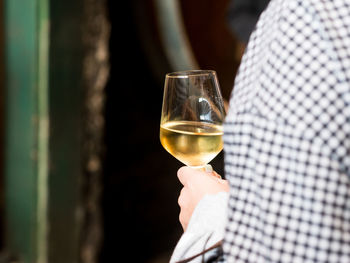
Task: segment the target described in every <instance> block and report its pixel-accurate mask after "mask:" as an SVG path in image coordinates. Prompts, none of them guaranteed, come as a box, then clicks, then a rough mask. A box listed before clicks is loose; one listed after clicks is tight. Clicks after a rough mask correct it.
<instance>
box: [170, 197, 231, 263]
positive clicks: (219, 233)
mask: <svg viewBox="0 0 350 263" xmlns="http://www.w3.org/2000/svg"><path fill="white" fill-rule="evenodd" d="M227 200H228V193H226V192H220V193H218V194H215V195H206V196H204V198H203V199H202V200H201V201H200V202H199V203H198V205H197V207H196V208H195V210H194V212H193V214H192V217H191V220H190V222H189V224H188V227H187V230H186V231H185V232H184V234H183V235H182V237H181V238H180V240H179V242H178V243H177V245H176V247H175V250H174V252H173V255H172V257H171V260H170V262H177V261H179V260H183V259H186V258H189V257H192V256H194V255H196V254H199V253H201V252H203V251H204V250H205V249H208V248H209V247H211V246H213V245H214V244H216V243H217V242H220V241H221V240H222V239H223V237H224V231H225V223H226V215H227ZM216 253H217V251H215V250H212V251H210V252H208V253H205V254H204V255H202V256H199V257H197V258H195V259H193V260H192V261H191V263H195V262H206V260H208V259H209V258H211V257H213V256H215V254H216Z"/></svg>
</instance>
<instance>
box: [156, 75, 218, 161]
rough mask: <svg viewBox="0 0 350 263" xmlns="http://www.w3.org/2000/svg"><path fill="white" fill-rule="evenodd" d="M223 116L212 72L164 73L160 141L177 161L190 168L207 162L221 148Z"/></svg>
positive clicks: (214, 76)
mask: <svg viewBox="0 0 350 263" xmlns="http://www.w3.org/2000/svg"><path fill="white" fill-rule="evenodd" d="M224 118H225V110H224V103H223V99H222V96H221V93H220V88H219V83H218V80H217V76H216V72H215V71H211V70H191V71H181V72H174V73H169V74H167V75H166V78H165V86H164V97H163V107H162V116H161V124H160V141H161V143H162V145H163V147H164V148H165V149H166V150H167V151H168V152H169V153H170V154H172V155H173V156H174V157H175V158H177V159H178V160H179V161H181V162H182V163H184V164H185V165H187V166H190V167H193V168H202V167H204V166H205V165H206V164H208V163H209V162H210V161H211V160H212V159H213V158H214V157H215V156H216V155H217V154H218V153H219V152H220V151H221V150H222V148H223V142H222V135H223V129H222V124H223V121H224Z"/></svg>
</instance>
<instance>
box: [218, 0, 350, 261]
mask: <svg viewBox="0 0 350 263" xmlns="http://www.w3.org/2000/svg"><path fill="white" fill-rule="evenodd" d="M224 134H225V135H224V142H225V148H224V149H225V172H226V177H227V179H228V180H229V183H230V187H231V190H230V197H229V214H228V223H227V227H226V233H225V239H224V245H223V250H224V255H225V258H226V261H227V262H234V263H243V262H244V263H247V262H254V263H257V262H258V263H260V262H293V263H294V262H302V263H308V262H310V263H311V262H313V263H314V262H327V263H329V262H344V263H349V262H350V0H272V1H271V2H270V4H269V6H268V7H267V9H266V10H265V12H264V13H263V14H262V15H261V17H260V19H259V21H258V24H257V26H256V30H255V31H254V32H253V34H252V35H251V38H250V41H249V44H248V47H247V51H246V53H245V55H244V56H243V59H242V63H241V66H240V69H239V73H238V75H237V78H236V81H235V86H234V91H233V93H232V97H231V100H230V106H229V113H228V116H227V118H226V124H225V127H224Z"/></svg>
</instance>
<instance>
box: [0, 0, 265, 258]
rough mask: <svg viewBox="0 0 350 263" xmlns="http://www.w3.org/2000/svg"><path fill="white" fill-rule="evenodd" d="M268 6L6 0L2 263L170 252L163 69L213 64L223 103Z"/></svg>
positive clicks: (1, 32)
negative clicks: (162, 115)
mask: <svg viewBox="0 0 350 263" xmlns="http://www.w3.org/2000/svg"><path fill="white" fill-rule="evenodd" d="M241 2H242V3H241ZM266 4H267V1H238V0H236V1H234V0H232V1H230V0H215V1H214V0H191V1H185V0H129V1H113V0H103V1H102V0H73V1H72V0H62V1H53V0H51V1H50V0H0V58H1V60H0V168H1V169H0V263H5V262H40V263H45V262H50V263H51V262H59V263H63V262H82V263H87V262H91V263H92V262H96V263H97V262H100V263H104V262H111V261H113V262H146V263H161V262H168V261H169V257H170V255H171V252H172V250H173V248H174V246H175V244H176V242H177V240H178V239H179V237H180V236H181V234H182V228H181V225H180V224H179V222H178V214H179V208H178V205H177V198H178V195H179V192H180V190H181V185H180V183H179V182H178V180H177V177H176V172H177V169H178V168H180V167H181V166H182V164H181V163H180V162H179V161H177V160H176V159H175V158H173V157H172V156H171V155H170V154H168V153H167V152H166V151H165V150H164V149H163V148H162V146H161V144H160V142H159V122H160V111H161V106H162V96H163V82H164V78H165V74H166V73H168V72H172V71H179V70H187V69H212V70H216V71H217V73H218V77H219V82H220V85H221V92H222V95H223V97H224V98H225V99H226V100H227V101H228V100H229V97H230V94H231V91H232V89H233V83H234V78H235V75H236V72H237V69H238V65H239V63H240V60H241V56H242V54H243V52H244V48H245V45H246V42H247V40H248V38H249V35H250V32H251V30H252V29H253V27H254V25H255V23H256V20H257V18H258V16H259V14H260V13H261V11H262V10H263V9H264V7H265V6H266ZM212 165H213V167H214V169H215V170H216V171H218V172H219V173H220V174H222V175H223V176H224V171H223V153H221V154H220V155H219V156H217V157H216V158H215V159H214V160H213V162H212Z"/></svg>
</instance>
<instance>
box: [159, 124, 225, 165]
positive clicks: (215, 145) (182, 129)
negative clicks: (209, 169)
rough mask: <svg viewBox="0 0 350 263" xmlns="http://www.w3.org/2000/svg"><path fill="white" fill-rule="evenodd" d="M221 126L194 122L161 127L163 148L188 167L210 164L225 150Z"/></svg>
mask: <svg viewBox="0 0 350 263" xmlns="http://www.w3.org/2000/svg"><path fill="white" fill-rule="evenodd" d="M222 134H223V129H222V126H221V125H215V124H210V123H203V122H193V121H172V122H167V123H164V124H162V125H161V127H160V141H161V143H162V145H163V147H164V148H165V149H166V150H167V151H168V152H169V153H170V154H172V155H173V156H174V157H175V158H177V159H178V160H179V161H181V162H182V163H184V164H186V165H188V166H192V167H193V166H203V165H205V164H207V163H209V162H210V161H211V160H212V159H213V158H214V157H215V156H216V155H217V154H218V153H219V152H220V151H221V150H222V148H223V141H222Z"/></svg>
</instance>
